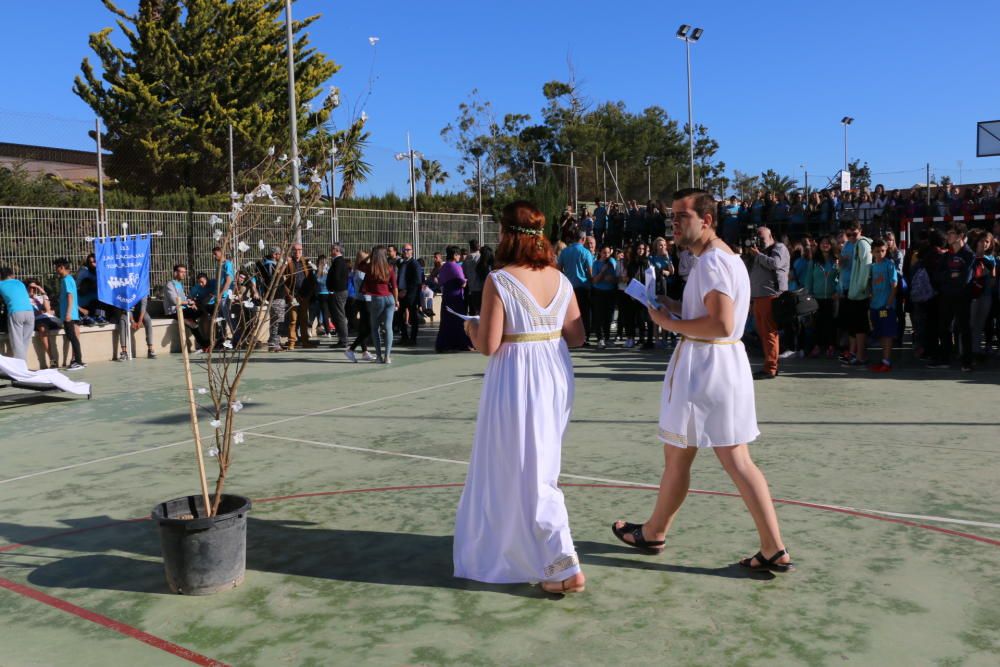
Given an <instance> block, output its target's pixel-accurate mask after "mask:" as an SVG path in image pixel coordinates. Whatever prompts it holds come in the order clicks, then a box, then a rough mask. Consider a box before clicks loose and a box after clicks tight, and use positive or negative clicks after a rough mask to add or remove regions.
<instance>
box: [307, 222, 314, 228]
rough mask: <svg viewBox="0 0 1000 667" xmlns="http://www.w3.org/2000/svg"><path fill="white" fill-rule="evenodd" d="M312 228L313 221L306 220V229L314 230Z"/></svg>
mask: <svg viewBox="0 0 1000 667" xmlns="http://www.w3.org/2000/svg"><path fill="white" fill-rule="evenodd" d="M312 228H313V221H312V220H306V229H312Z"/></svg>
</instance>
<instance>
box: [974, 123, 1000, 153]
mask: <svg viewBox="0 0 1000 667" xmlns="http://www.w3.org/2000/svg"><path fill="white" fill-rule="evenodd" d="M991 155H1000V120H984V121H983V122H981V123H976V157H989V156H991Z"/></svg>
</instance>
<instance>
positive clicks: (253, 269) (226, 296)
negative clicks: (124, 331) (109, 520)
mask: <svg viewBox="0 0 1000 667" xmlns="http://www.w3.org/2000/svg"><path fill="white" fill-rule="evenodd" d="M320 164H323V162H320ZM288 165H289V162H288V159H287V158H286V156H284V155H282V156H280V157H275V156H274V149H271V152H270V154H269V155H268V156H267V157H266V158H265V159H264V160H263V161H262V162H261V163H260V164H259V165H257V167H256V168H254V169H253V170H252V172H251V173H252V174H253V175H255V176H256V178H255V179H254V181H255V182H256V186H255V187H254V188H253V189H252V190H251V191H250V192H249V193H247V194H246V195H244V196H242V197H239V196H238V195H237V194H236V193H233V205H232V211H231V212H230V213H229V214H228V215H226V216H217V215H213V216H211V217H210V218H209V219H208V221H207V226H208V227H209V229H208V230H206V234H208V235H209V236H210V237H211V238H212V239H213V241H214V244H215V245H216V246H217V247H218V248H219V249H220V250H221V253H222V257H221V258H218V259H219V260H220V261H219V262H218V267H217V269H216V283H215V284H216V287H215V299H214V304H215V305H214V307H213V308H212V312H211V326H210V332H209V346H208V350H207V352H206V354H205V356H203V357H201V358H200V359H199V361H198V363H197V364H192V361H191V358H190V356H189V354H188V350H187V344H186V341H185V335H184V333H185V323H184V316H183V306H184V304H182V303H180V302H178V303H177V326H178V328H179V331H180V332H181V336H180V337H181V354H182V355H183V359H184V375H185V380H186V384H187V392H188V406H189V412H190V421H191V431H192V434H193V435H194V443H195V452H194V453H195V457H196V462H197V468H198V474H199V481H200V484H201V489H200V493H198V494H194V495H189V496H184V497H181V498H175V499H173V500H168V501H166V502H162V503H159V504H158V505H156V507H154V508H153V512H152V517H153V519H154V520H155V521H156V522H157V525H158V527H159V533H160V544H161V547H162V551H163V561H164V568H165V571H166V578H167V584H168V585H169V587H170V589H171V590H172V591H173V592H175V593H183V594H185V595H208V594H211V593H215V592H217V591H221V590H225V589H228V588H232V587H234V586H238V585H239V584H240V583H241V582H242V581H243V578H244V575H245V572H246V520H247V514H248V513H249V511H250V507H251V503H250V499H249V498H246V497H243V496H240V495H237V494H233V493H225V492H224V491H225V489H226V482H227V479H228V474H229V470H230V466H231V465H232V463H233V462H234V460H235V458H236V457H237V455H238V451H239V446H240V445H241V444H242V443H243V433H242V432H241V431H240V430H239V429H238V427H237V419H238V417H237V415H238V413H239V412H240V410H242V409H243V400H246V399H243V400H241V395H240V385H241V381H242V380H243V378H244V377H245V373H246V372H247V370H248V369H249V368H250V361H251V359H252V357H253V355H254V352H255V351H256V350H257V349H258V347H260V346H261V343H260V339H261V335H262V333H263V332H264V331H266V329H267V327H268V323H269V317H268V312H269V304H271V303H272V302H273V301H274V300H275V299H280V298H284V296H283V294H284V291H283V290H280V289H279V286H280V285H281V284H282V282H283V281H286V280H287V279H288V278H289V277H290V276H289V275H288V271H287V266H288V265H287V262H285V261H281V262H277V263H276V265H274V266H273V267H269V270H268V271H261V270H260V269H261V267H262V265H261V264H257V263H255V261H254V259H253V258H252V256H251V255H250V253H251V252H255V251H256V252H257V253H258V255H259V254H260V253H261V252H262V251H263V250H264V249H265V248H269V247H270V248H277V249H278V250H279V252H280V257H281V258H282V259H284V258H285V257H287V256H288V255H289V250H290V249H291V246H292V244H294V243H296V242H297V241H298V240H299V239H300V237H301V230H302V229H304V228H308V227H310V226H311V223H309V222H307V216H308V214H309V212H310V211H311V210H312V209H313V208H314V207H315V205H316V204H317V202H318V201H319V198H320V189H319V183H320V178H319V176H318V175H316V174H312V176H311V178H309V181H308V188H307V189H306V191H305V193H304V194H302V195H301V197H292V198H291V199H292V202H291V203H290V207H291V208H290V210H289V209H288V208H285V209H283V210H282V211H281V212H282V213H283V215H282V216H278V215H276V208H275V207H276V206H277V205H280V204H282V203H283V202H281V201H280V200H279V198H278V197H276V196H275V193H274V192H273V191H272V189H271V186H270V185H268V180H270V179H271V178H273V177H275V176H277V177H281V176H283V172H284V171H285V170H286V169H287V168H288ZM303 171H304V172H305V175H306V176H309V175H310V174H309V170H303ZM285 194H286V195H288V194H294V192H293V191H292V190H291V189H290V188H289V189H288V190H286V192H285ZM296 200H298V201H296ZM226 257H229V258H230V259H229V260H226V259H225V258H226ZM227 261H228V262H231V264H230V265H228V266H227V265H226V262H227ZM237 272H238V273H237ZM193 367H194V369H195V371H196V372H198V373H199V377H202V376H201V373H202V372H203V373H204V376H203V377H204V379H205V385H207V386H201V387H198V388H196V387H195V385H196V382H195V375H194V373H193V371H192V368H193ZM199 397H201V398H199ZM199 400H202V401H205V400H207V402H208V405H205V406H199ZM205 411H207V412H208V413H209V414H210V416H211V419H210V421H209V427H210V428H211V431H210V433H209V434H208V435H207V436H206V437H203V436H202V432H201V422H200V421H199V412H202V413H203V412H205ZM206 456H207V457H208V458H209V459H214V460H215V463H216V465H217V467H218V475H217V477H216V480H215V484H214V489H213V490H210V488H209V483H208V480H207V477H206V472H205V458H206Z"/></svg>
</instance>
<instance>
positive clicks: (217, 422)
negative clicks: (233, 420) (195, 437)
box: [209, 419, 222, 428]
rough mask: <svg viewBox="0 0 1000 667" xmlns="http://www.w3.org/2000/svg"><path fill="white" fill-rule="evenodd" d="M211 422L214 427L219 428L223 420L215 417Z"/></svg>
mask: <svg viewBox="0 0 1000 667" xmlns="http://www.w3.org/2000/svg"><path fill="white" fill-rule="evenodd" d="M209 424H210V425H211V427H212V428H219V427H220V426H222V422H221V421H219V420H218V419H213V420H212V421H210V422H209Z"/></svg>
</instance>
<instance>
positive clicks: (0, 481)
mask: <svg viewBox="0 0 1000 667" xmlns="http://www.w3.org/2000/svg"><path fill="white" fill-rule="evenodd" d="M479 379H480V378H478V377H474V378H466V379H464V380H455V381H454V382H446V383H444V384H436V385H433V386H431V387H422V388H420V389H411V390H410V391H404V392H403V393H401V394H393V395H392V396H382V397H381V398H373V399H369V400H367V401H361V402H360V403H351V404H350V405H340V406H337V407H335V408H327V409H325V410H318V411H316V412H309V413H306V414H304V415H296V416H295V417H284V418H282V419H275V420H273V421H269V422H264V423H262V424H256V425H254V426H248V427H247V428H245V429H243V431H244V432H247V431H252V430H254V429H257V428H266V427H268V426H275V425H277V424H285V423H287V422H290V421H295V420H297V419H305V418H307V417H318V416H319V415H325V414H330V413H332V412H339V411H341V410H350V409H351V408H360V407H362V406H365V405H371V404H373V403H379V402H381V401H389V400H392V399H394V398H402V397H404V396H412V395H413V394H419V393H422V392H425V391H433V390H435V389H444V388H445V387H452V386H454V385H457V384H462V383H465V382H473V381H475V380H479ZM191 441H192V438H188V439H187V440H178V441H177V442H169V443H167V444H165V445H157V446H155V447H147V448H145V449H139V450H136V451H134V452H125V453H124V454H113V455H112V456H102V457H101V458H99V459H94V460H92V461H83V462H81V463H73V464H70V465H65V466H60V467H58V468H50V469H49V470H39V471H38V472H31V473H27V474H25V475H18V476H17V477H10V478H8V479H0V484H8V483H10V482H19V481H21V480H23V479H31V478H32V477H39V476H41V475H51V474H52V473H56V472H64V471H66V470H74V469H76V468H83V467H85V466H91V465H95V464H97V463H104V462H106V461H114V460H116V459H122V458H125V457H128V456H136V455H138V454H148V453H149V452H155V451H159V450H161V449H168V448H170V447H177V446H179V445H184V444H188V443H190V442H191Z"/></svg>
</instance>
